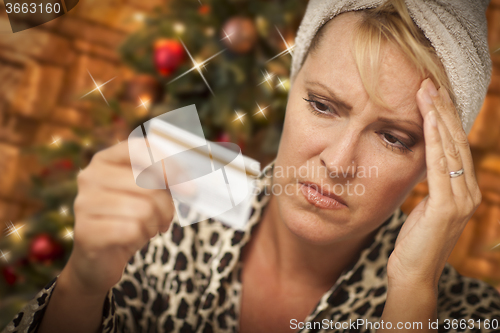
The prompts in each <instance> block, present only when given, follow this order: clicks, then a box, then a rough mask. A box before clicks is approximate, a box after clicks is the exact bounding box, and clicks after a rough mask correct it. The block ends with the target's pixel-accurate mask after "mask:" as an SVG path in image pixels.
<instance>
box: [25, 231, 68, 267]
mask: <svg viewBox="0 0 500 333" xmlns="http://www.w3.org/2000/svg"><path fill="white" fill-rule="evenodd" d="M63 254H64V252H63V248H62V246H61V245H59V243H57V242H56V241H55V240H54V239H53V238H52V237H51V236H50V235H49V234H40V235H37V236H36V237H35V238H33V240H32V241H31V244H30V249H29V257H30V259H31V260H33V261H38V262H43V261H50V260H55V259H59V258H61V257H62V256H63Z"/></svg>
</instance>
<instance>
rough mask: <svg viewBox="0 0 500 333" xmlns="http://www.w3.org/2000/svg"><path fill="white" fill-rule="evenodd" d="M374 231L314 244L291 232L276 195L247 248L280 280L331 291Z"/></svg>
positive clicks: (271, 199)
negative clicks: (344, 239)
mask: <svg viewBox="0 0 500 333" xmlns="http://www.w3.org/2000/svg"><path fill="white" fill-rule="evenodd" d="M375 232H376V231H374V232H372V233H370V234H369V235H363V236H362V237H357V238H352V239H349V240H347V241H342V242H334V243H331V244H327V245H323V244H322V245H318V244H312V243H310V242H308V241H306V240H304V239H302V238H300V237H298V236H297V235H295V234H294V233H292V232H291V231H290V229H288V227H287V226H286V224H285V223H284V222H283V221H282V219H281V217H280V214H279V208H278V203H277V200H276V197H274V196H273V197H271V198H270V202H269V203H268V205H267V207H266V209H265V211H264V213H263V216H262V220H261V222H260V223H259V226H258V228H257V230H255V234H254V235H253V236H252V239H251V241H250V243H251V244H249V245H250V246H248V247H247V248H248V251H250V252H252V256H254V258H256V259H257V260H259V261H261V264H262V265H265V267H267V268H268V270H270V271H271V272H272V273H273V276H276V278H277V279H278V280H279V281H289V280H290V278H292V279H293V283H297V284H300V285H301V286H304V285H306V286H316V287H318V288H322V289H326V290H328V289H329V288H330V287H331V286H332V285H333V284H334V283H335V281H337V279H338V278H339V277H340V275H341V274H342V272H343V271H344V269H345V268H346V267H347V266H348V265H349V264H350V263H351V262H352V261H354V260H356V258H357V257H358V255H359V252H360V250H361V249H362V248H363V247H364V246H365V245H366V243H367V242H369V241H371V239H372V237H373V236H374V233H375ZM245 256H247V254H244V257H245Z"/></svg>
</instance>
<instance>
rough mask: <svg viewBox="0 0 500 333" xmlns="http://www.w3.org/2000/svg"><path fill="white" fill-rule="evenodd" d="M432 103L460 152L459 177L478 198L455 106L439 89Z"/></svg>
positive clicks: (464, 135)
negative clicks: (462, 169)
mask: <svg viewBox="0 0 500 333" xmlns="http://www.w3.org/2000/svg"><path fill="white" fill-rule="evenodd" d="M433 101H434V103H435V104H436V108H437V110H438V111H439V114H440V116H441V118H442V119H443V121H444V122H445V123H446V124H447V128H448V130H449V132H450V134H451V136H452V138H453V141H454V142H455V145H456V147H457V148H458V150H459V152H460V156H461V158H462V163H463V168H464V175H463V176H460V177H463V178H464V181H465V182H466V183H467V188H468V189H469V193H470V194H471V195H472V196H474V195H476V194H477V195H479V196H480V194H479V187H478V185H477V180H476V175H475V172H474V164H473V161H472V155H471V151H470V147H469V141H468V139H467V135H466V134H465V131H464V129H463V127H462V122H461V121H460V118H459V116H458V113H457V112H456V109H455V106H454V105H453V102H452V100H451V98H450V96H449V94H448V92H447V91H446V89H444V88H443V87H441V88H440V89H439V96H438V97H437V98H433ZM479 201H480V200H479Z"/></svg>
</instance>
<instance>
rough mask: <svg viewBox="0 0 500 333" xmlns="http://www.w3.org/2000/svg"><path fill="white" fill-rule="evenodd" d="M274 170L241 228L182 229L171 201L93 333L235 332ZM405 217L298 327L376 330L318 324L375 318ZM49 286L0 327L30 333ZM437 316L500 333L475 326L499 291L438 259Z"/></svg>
mask: <svg viewBox="0 0 500 333" xmlns="http://www.w3.org/2000/svg"><path fill="white" fill-rule="evenodd" d="M273 166H274V164H273V163H271V164H270V165H268V166H267V167H266V168H265V169H264V170H263V172H262V173H261V174H260V176H259V177H258V179H257V180H256V182H257V185H258V189H259V191H258V193H256V194H255V196H254V197H253V203H252V205H253V208H252V211H251V215H250V217H249V221H248V223H247V225H246V228H245V229H244V230H243V231H238V230H234V229H231V228H229V227H227V226H225V225H223V224H221V223H220V222H218V221H216V220H214V219H207V220H205V221H203V222H200V223H196V224H191V225H188V226H185V227H181V226H180V224H179V220H180V219H185V220H187V221H189V220H193V221H194V218H197V217H198V216H197V213H196V212H194V211H190V210H189V208H188V207H187V206H183V205H182V204H179V203H178V202H176V203H175V204H176V205H177V207H178V208H179V211H180V214H179V215H176V217H175V218H174V221H173V223H172V225H171V227H170V229H169V230H168V231H167V232H165V233H159V234H158V235H157V236H155V237H154V238H152V239H151V240H150V241H149V243H148V244H147V245H146V246H144V248H142V249H141V250H140V251H137V253H135V255H134V256H133V257H132V258H131V259H130V261H129V263H128V264H127V266H126V268H125V271H124V274H123V276H122V278H121V280H120V282H119V283H117V284H116V285H115V286H114V287H113V288H112V289H111V290H110V291H109V292H108V295H107V297H106V299H105V303H104V309H103V314H102V326H101V332H127V333H151V332H199V333H210V332H224V333H225V332H238V331H239V327H238V317H239V313H240V298H241V291H242V284H241V280H240V277H241V270H242V263H241V261H240V254H241V250H242V247H243V246H244V245H245V244H246V243H247V242H248V241H249V239H250V237H251V235H252V230H253V227H254V226H256V225H257V224H258V223H259V221H260V219H261V214H262V211H263V209H264V208H265V206H266V204H267V203H268V201H269V198H270V195H269V193H270V192H269V191H266V190H268V189H269V186H270V185H271V182H272V177H271V175H272V169H273ZM405 219H406V215H405V214H403V213H402V212H401V210H400V209H397V210H396V211H395V212H394V213H393V214H392V216H391V217H390V218H389V219H387V220H386V221H385V222H384V223H383V224H382V225H381V226H380V228H379V229H378V231H377V233H376V235H375V237H374V240H373V242H372V243H371V244H370V245H368V246H367V247H366V248H364V249H363V250H362V251H361V253H360V254H359V257H358V259H357V260H356V261H355V262H353V263H352V264H351V266H350V267H348V268H347V269H346V270H345V271H344V272H343V273H342V275H341V276H340V277H339V279H338V280H337V281H336V283H335V284H334V285H333V286H332V287H331V289H330V290H329V291H328V292H327V293H325V294H324V295H323V297H322V298H321V299H320V300H319V302H318V304H317V306H316V308H315V309H314V310H313V311H312V313H310V314H309V316H307V318H303V319H300V318H296V319H297V320H298V321H300V322H302V323H304V328H302V329H297V331H298V332H303V333H305V332H375V331H376V330H375V328H370V327H368V328H366V327H357V328H356V327H353V326H351V325H350V326H349V328H347V329H346V328H345V326H344V328H338V329H337V328H335V327H333V329H331V327H328V328H325V327H323V326H321V323H323V322H324V320H326V321H327V322H329V323H331V324H332V323H333V324H334V323H344V322H346V323H349V322H351V323H352V321H356V320H357V319H365V320H368V321H371V322H377V321H379V320H380V317H381V315H382V311H383V309H384V304H385V300H386V296H387V276H386V265H387V260H388V257H389V255H390V254H391V252H392V250H393V249H394V244H395V240H396V237H397V235H398V233H399V230H400V228H401V226H402V224H403V222H404V221H405ZM422 250H423V251H425V249H422ZM54 288H57V277H56V278H54V279H53V280H52V281H51V282H50V283H49V284H48V285H47V286H46V287H45V288H43V289H42V290H41V291H40V292H39V293H38V295H37V296H36V297H35V298H34V299H33V300H31V301H30V302H29V303H28V304H26V305H25V306H24V308H23V309H22V310H21V312H19V313H18V314H17V315H16V316H15V318H14V319H13V320H12V321H11V322H10V323H9V324H8V326H7V327H6V328H5V329H4V330H3V333H14V332H18V333H21V332H36V331H37V329H38V327H39V324H40V322H41V321H42V319H43V315H44V312H45V309H46V307H47V305H48V304H49V302H50V296H51V294H52V292H53V290H54ZM438 316H439V332H500V329H496V330H495V329H492V328H491V327H492V325H489V326H490V328H489V329H486V328H484V321H485V320H488V321H489V322H490V323H493V322H494V320H495V319H496V320H497V321H498V325H500V295H499V293H498V292H497V291H496V290H495V289H494V288H492V287H491V286H489V285H488V284H486V283H485V282H482V281H479V280H476V279H473V278H468V277H464V276H461V275H460V274H458V273H457V271H456V270H455V269H454V268H453V267H451V266H450V265H449V264H447V265H446V267H445V268H444V271H443V274H442V276H441V279H440V281H439V296H438ZM453 319H456V320H457V322H459V321H460V320H462V322H463V321H464V320H465V321H466V322H467V323H470V322H471V321H472V322H474V325H475V327H476V328H471V327H472V326H471V325H467V327H466V328H463V329H462V328H460V327H458V328H453V327H452V322H451V321H452V320H453ZM447 320H448V322H449V325H447ZM479 322H480V323H481V328H479V327H478V323H479ZM424 324H427V323H424ZM344 325H345V324H344ZM395 331H397V330H395Z"/></svg>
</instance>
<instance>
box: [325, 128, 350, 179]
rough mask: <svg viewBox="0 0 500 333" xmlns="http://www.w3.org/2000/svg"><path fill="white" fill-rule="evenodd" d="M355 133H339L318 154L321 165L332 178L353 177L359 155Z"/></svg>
mask: <svg viewBox="0 0 500 333" xmlns="http://www.w3.org/2000/svg"><path fill="white" fill-rule="evenodd" d="M358 147H359V146H358V138H357V135H356V134H345V135H339V136H338V138H337V140H331V141H330V143H328V145H327V146H326V147H325V149H323V151H322V152H321V154H320V155H319V159H320V161H321V165H322V166H324V167H325V168H326V169H327V172H328V174H329V176H330V177H332V178H354V177H355V175H356V170H357V160H358V155H359V149H358Z"/></svg>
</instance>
